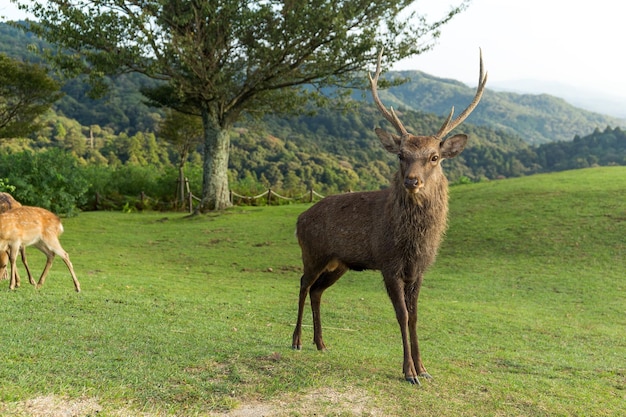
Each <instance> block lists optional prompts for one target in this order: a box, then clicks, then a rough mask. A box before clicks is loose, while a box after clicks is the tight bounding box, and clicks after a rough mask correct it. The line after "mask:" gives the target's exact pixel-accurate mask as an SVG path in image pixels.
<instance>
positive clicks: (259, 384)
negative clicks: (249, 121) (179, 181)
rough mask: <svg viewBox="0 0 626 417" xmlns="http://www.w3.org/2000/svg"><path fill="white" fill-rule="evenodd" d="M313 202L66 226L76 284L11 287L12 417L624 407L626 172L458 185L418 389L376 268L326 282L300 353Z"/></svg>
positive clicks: (104, 217)
mask: <svg viewBox="0 0 626 417" xmlns="http://www.w3.org/2000/svg"><path fill="white" fill-rule="evenodd" d="M306 208H307V205H291V206H280V207H262V208H234V209H232V210H229V211H228V212H227V213H225V214H222V215H207V216H200V217H193V218H187V217H185V216H184V215H182V214H177V213H153V212H152V213H143V214H123V213H110V212H90V213H82V214H80V215H79V216H78V217H74V218H68V219H64V221H63V223H64V225H65V230H66V232H65V234H64V235H63V236H62V238H61V242H62V244H63V246H64V247H65V249H66V250H67V251H68V252H69V253H70V256H71V258H72V262H73V263H74V267H75V269H76V272H77V274H78V278H79V280H80V282H81V285H82V289H83V292H81V293H80V294H76V293H75V292H74V290H73V286H72V281H71V278H70V276H69V273H68V271H67V269H66V268H65V266H64V265H63V263H62V262H60V260H56V261H55V263H54V265H53V267H52V270H51V272H50V276H49V277H48V279H47V281H46V284H45V286H44V287H43V288H42V289H40V290H35V289H34V288H32V287H31V286H30V285H28V284H27V283H25V282H24V281H23V284H22V285H23V286H22V288H19V289H17V290H16V291H9V290H8V282H7V281H2V282H0V285H2V286H3V287H2V290H1V291H0V302H1V303H2V309H1V311H0V322H1V323H2V326H0V340H1V341H2V349H0V363H1V364H2V365H1V366H0V414H2V415H13V414H15V413H16V412H18V413H19V412H22V413H26V411H24V410H25V408H24V407H25V406H24V404H25V403H26V402H27V401H28V400H30V399H33V398H38V397H42V396H47V395H54V396H56V397H58V398H61V399H64V400H65V401H67V402H71V401H73V400H80V399H85V398H95V399H96V400H97V402H98V404H100V406H101V407H102V409H101V410H100V412H99V413H98V415H101V416H109V415H120V413H127V414H138V413H140V412H144V413H146V415H181V416H188V415H189V416H191V415H207V414H210V413H217V412H223V411H227V410H234V409H239V408H245V407H261V406H267V407H270V412H267V411H266V414H265V415H278V414H280V415H286V416H313V415H317V416H319V415H326V416H368V415H409V414H410V415H420V416H452V415H454V416H475V415H479V416H621V415H624V414H626V360H625V358H626V281H625V280H624V275H625V271H626V169H625V168H619V167H615V168H598V169H589V170H580V171H571V172H564V173H558V174H550V175H538V176H532V177H526V178H519V179H511V180H503V181H494V182H488V183H480V184H472V185H464V186H458V187H453V188H452V189H451V211H450V228H449V230H448V233H447V236H446V239H445V242H444V244H443V246H442V249H441V251H440V254H439V258H438V260H437V263H436V265H435V267H433V268H432V270H431V271H429V273H428V274H427V276H426V279H425V284H424V288H423V291H422V293H421V298H420V323H419V334H420V337H421V347H422V351H423V356H424V360H425V363H426V367H427V368H428V370H429V372H430V373H431V374H432V375H433V376H434V380H433V381H432V382H425V383H424V384H423V385H422V386H421V387H420V388H417V387H414V386H411V385H409V384H407V383H406V382H404V381H403V376H402V372H401V371H402V352H401V343H400V334H399V330H398V326H397V324H396V321H395V317H394V314H393V311H392V307H391V303H390V302H389V300H388V299H387V296H386V293H385V290H384V288H383V284H382V279H381V277H380V275H379V273H378V272H372V271H370V272H360V273H357V272H350V273H348V274H346V275H345V276H344V277H343V278H342V279H341V280H340V281H339V282H338V283H337V284H336V285H335V286H333V287H332V288H331V289H329V290H328V291H327V292H326V293H325V295H324V299H323V306H322V315H323V322H324V325H325V341H326V343H327V344H328V345H329V348H330V350H329V351H328V352H324V353H321V352H317V351H316V350H315V347H314V345H313V344H310V345H305V346H304V348H303V350H302V351H300V352H297V351H293V350H291V348H290V345H291V333H292V330H293V324H294V322H295V315H296V302H297V292H298V287H299V277H300V266H301V264H300V257H299V256H300V252H299V248H298V245H297V243H296V240H295V237H294V229H295V219H296V217H297V215H298V214H299V213H300V212H302V211H303V210H305V209H306ZM28 254H29V261H30V264H31V267H32V268H33V269H34V270H40V268H42V267H43V264H44V257H43V255H41V254H40V253H39V252H38V251H36V250H35V249H29V250H28ZM21 270H23V269H21ZM305 324H307V325H310V324H311V319H310V312H309V311H307V315H306V316H305ZM303 337H304V338H305V340H311V339H312V329H311V328H310V327H305V328H304V334H303ZM259 409H260V410H261V409H262V408H259ZM120 410H123V411H120ZM259 414H261V413H260V412H259ZM23 415H27V414H23Z"/></svg>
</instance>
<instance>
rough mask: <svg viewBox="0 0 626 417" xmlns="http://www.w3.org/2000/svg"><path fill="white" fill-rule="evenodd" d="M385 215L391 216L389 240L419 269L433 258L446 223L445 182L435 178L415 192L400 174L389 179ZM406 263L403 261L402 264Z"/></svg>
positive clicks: (423, 268) (442, 178)
mask: <svg viewBox="0 0 626 417" xmlns="http://www.w3.org/2000/svg"><path fill="white" fill-rule="evenodd" d="M387 210H389V213H388V215H389V216H390V217H389V218H391V219H393V220H392V223H393V227H392V228H391V231H392V233H393V240H394V243H395V246H396V248H397V249H398V250H400V251H401V252H402V253H403V259H405V260H410V261H409V262H410V263H413V264H415V265H416V266H417V267H418V269H419V270H421V272H424V270H425V269H426V268H427V267H428V266H429V265H430V264H431V263H432V262H434V260H435V257H436V254H437V250H438V249H439V244H440V243H441V238H442V236H443V234H444V232H445V230H446V227H447V219H448V183H447V180H446V178H445V177H444V176H443V175H442V176H441V177H440V178H439V181H434V182H431V183H430V184H429V186H427V187H425V188H424V189H422V190H420V192H418V193H415V194H410V193H408V192H407V191H406V189H405V188H404V185H403V184H402V178H401V177H400V175H399V174H398V175H396V178H395V181H393V183H392V186H391V190H390V193H389V197H388V201H387ZM406 266H407V265H405V267H406Z"/></svg>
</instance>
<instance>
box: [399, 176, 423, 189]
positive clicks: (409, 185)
mask: <svg viewBox="0 0 626 417" xmlns="http://www.w3.org/2000/svg"><path fill="white" fill-rule="evenodd" d="M423 186H424V181H422V180H421V179H420V178H416V177H408V178H405V179H404V187H405V188H406V189H407V190H412V191H414V190H418V189H420V188H422V187H423Z"/></svg>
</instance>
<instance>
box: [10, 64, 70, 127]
mask: <svg viewBox="0 0 626 417" xmlns="http://www.w3.org/2000/svg"><path fill="white" fill-rule="evenodd" d="M59 89H60V86H59V84H58V83H57V82H56V81H54V80H53V79H52V78H50V77H49V76H48V74H47V70H46V69H45V68H43V67H42V66H40V65H36V64H29V63H26V62H21V61H17V60H13V59H11V58H9V57H7V56H6V55H5V54H0V139H1V138H11V137H19V136H25V135H27V134H29V133H31V132H34V131H36V130H37V129H38V127H39V125H38V124H36V123H35V119H37V117H38V116H39V115H41V114H42V113H44V112H45V111H46V110H48V109H49V108H50V106H51V105H52V103H54V102H55V101H57V100H58V99H59V98H61V96H62V95H63V94H62V93H60V92H59Z"/></svg>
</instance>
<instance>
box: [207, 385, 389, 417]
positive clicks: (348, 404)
mask: <svg viewBox="0 0 626 417" xmlns="http://www.w3.org/2000/svg"><path fill="white" fill-rule="evenodd" d="M327 415H333V416H346V417H348V416H359V417H366V416H369V417H379V416H385V415H387V413H385V412H384V411H383V410H381V409H379V408H377V407H376V405H375V404H374V401H373V400H372V398H371V397H370V396H369V394H368V393H367V392H366V391H364V390H360V389H356V388H346V389H344V390H342V391H337V390H334V389H331V388H324V389H318V390H314V391H310V392H308V393H306V394H303V395H300V396H296V395H289V396H285V397H281V398H277V399H272V400H270V401H268V402H260V401H253V402H247V403H243V404H241V405H240V406H239V407H237V408H235V409H234V410H231V411H229V412H225V413H215V414H211V417H288V416H299V417H314V416H315V417H319V416H327Z"/></svg>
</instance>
